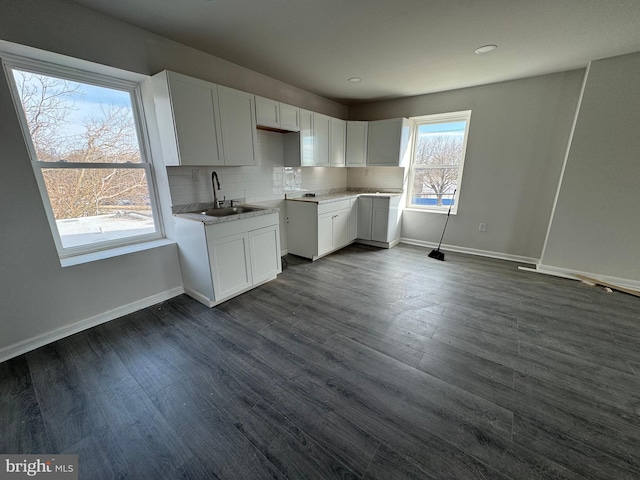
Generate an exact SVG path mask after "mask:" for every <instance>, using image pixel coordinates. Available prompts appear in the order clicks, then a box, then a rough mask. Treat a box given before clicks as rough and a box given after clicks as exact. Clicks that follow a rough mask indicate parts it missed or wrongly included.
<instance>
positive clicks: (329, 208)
mask: <svg viewBox="0 0 640 480" xmlns="http://www.w3.org/2000/svg"><path fill="white" fill-rule="evenodd" d="M350 207H351V204H350V199H348V198H347V199H345V200H339V201H337V202H331V203H321V204H318V215H322V214H323V213H329V212H337V211H338V210H345V209H348V208H350Z"/></svg>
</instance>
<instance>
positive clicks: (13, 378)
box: [0, 356, 52, 454]
mask: <svg viewBox="0 0 640 480" xmlns="http://www.w3.org/2000/svg"><path fill="white" fill-rule="evenodd" d="M0 452H2V453H24V454H31V453H49V452H52V448H51V443H50V442H49V437H48V435H47V432H46V429H45V425H44V421H43V418H42V411H41V409H40V404H39V402H38V398H37V395H36V391H35V388H34V386H33V381H32V378H31V372H30V369H29V365H28V364H27V360H26V358H25V357H24V356H19V357H16V358H13V359H11V360H7V361H6V362H3V363H0Z"/></svg>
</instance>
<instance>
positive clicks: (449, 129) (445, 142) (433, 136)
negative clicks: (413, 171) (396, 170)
mask: <svg viewBox="0 0 640 480" xmlns="http://www.w3.org/2000/svg"><path fill="white" fill-rule="evenodd" d="M466 124H467V122H464V121H463V122H448V123H430V124H423V125H420V126H419V127H418V137H417V141H416V152H415V159H414V164H415V165H460V162H461V160H462V155H463V151H462V147H463V143H464V132H465V127H466Z"/></svg>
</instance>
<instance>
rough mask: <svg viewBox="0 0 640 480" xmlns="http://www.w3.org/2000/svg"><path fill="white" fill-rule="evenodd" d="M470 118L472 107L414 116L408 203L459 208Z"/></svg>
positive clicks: (435, 208) (422, 207)
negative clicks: (457, 110) (460, 110)
mask: <svg viewBox="0 0 640 480" xmlns="http://www.w3.org/2000/svg"><path fill="white" fill-rule="evenodd" d="M470 119H471V111H470V110H469V111H464V112H454V113H446V114H441V115H429V116H424V117H416V118H413V120H414V122H415V123H414V129H415V130H414V135H413V138H414V145H413V158H412V160H411V170H410V176H409V195H408V200H407V202H408V205H407V207H409V208H415V209H420V210H427V211H436V212H437V211H441V212H446V211H448V210H449V207H450V206H451V213H456V212H457V210H458V196H459V195H460V182H461V180H462V168H463V166H464V156H465V151H466V146H467V134H468V132H469V121H470Z"/></svg>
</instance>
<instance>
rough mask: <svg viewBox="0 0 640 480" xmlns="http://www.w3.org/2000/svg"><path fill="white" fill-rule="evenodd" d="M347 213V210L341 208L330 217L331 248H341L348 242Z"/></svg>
mask: <svg viewBox="0 0 640 480" xmlns="http://www.w3.org/2000/svg"><path fill="white" fill-rule="evenodd" d="M349 213H350V211H349V210H342V211H340V212H338V213H336V214H334V216H333V218H332V220H333V223H332V227H333V249H336V248H342V247H344V246H345V245H348V244H349Z"/></svg>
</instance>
